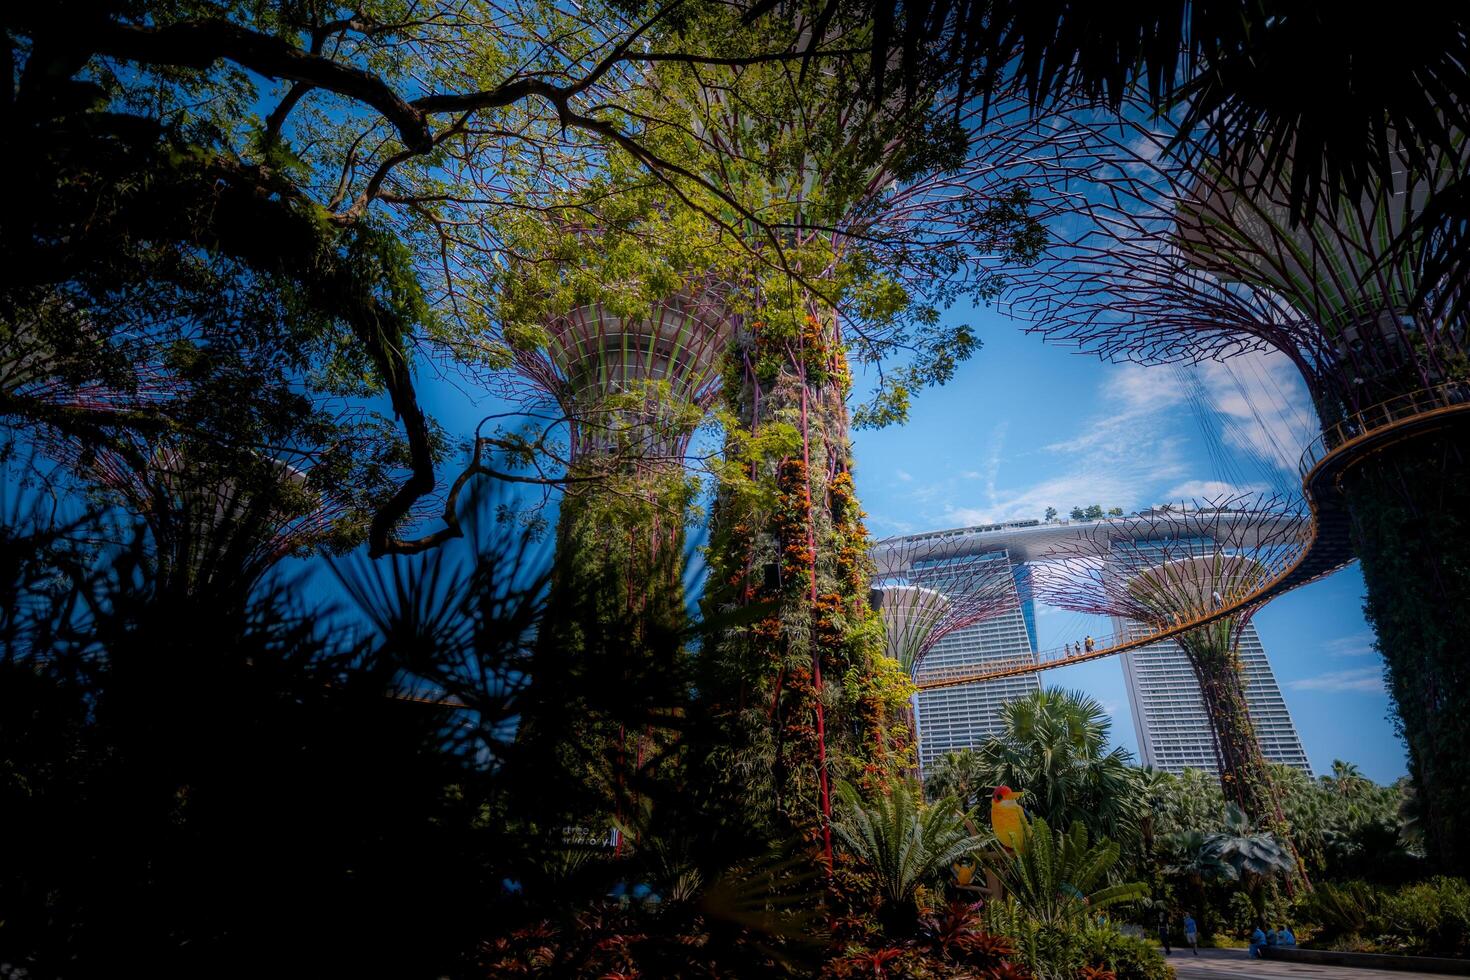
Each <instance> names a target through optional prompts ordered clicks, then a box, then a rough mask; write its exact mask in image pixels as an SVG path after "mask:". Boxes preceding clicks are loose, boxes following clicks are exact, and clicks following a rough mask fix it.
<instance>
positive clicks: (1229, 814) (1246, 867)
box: [1206, 803, 1297, 913]
mask: <svg viewBox="0 0 1470 980" xmlns="http://www.w3.org/2000/svg"><path fill="white" fill-rule="evenodd" d="M1206 840H1207V842H1208V847H1209V849H1210V850H1211V851H1212V852H1213V853H1214V854H1215V856H1217V857H1218V858H1219V860H1221V861H1223V862H1224V863H1226V864H1228V865H1230V867H1232V868H1233V869H1234V870H1235V874H1236V876H1237V877H1238V878H1239V879H1240V880H1241V882H1242V883H1243V884H1244V885H1245V890H1246V894H1247V895H1248V896H1249V897H1250V899H1251V903H1252V904H1253V905H1254V906H1255V908H1256V911H1257V912H1258V913H1259V912H1260V911H1261V910H1262V907H1263V905H1264V895H1263V893H1262V886H1263V885H1264V884H1265V883H1266V882H1267V881H1269V880H1270V879H1272V878H1274V877H1277V876H1278V875H1279V876H1282V877H1286V876H1289V875H1292V874H1294V873H1295V872H1296V870H1297V861H1296V858H1295V857H1294V856H1293V855H1292V853H1291V848H1289V847H1288V846H1287V845H1286V844H1284V843H1282V841H1281V840H1280V839H1279V838H1278V837H1277V836H1276V835H1275V834H1272V833H1264V834H1263V833H1259V832H1257V831H1256V830H1254V829H1253V828H1252V827H1251V825H1250V821H1249V820H1248V819H1247V818H1246V815H1245V813H1243V812H1242V811H1241V809H1240V807H1238V806H1236V805H1235V804H1234V803H1231V804H1229V805H1228V806H1227V807H1226V808H1225V823H1224V829H1223V830H1219V831H1216V832H1215V833H1212V834H1209V835H1207V837H1206Z"/></svg>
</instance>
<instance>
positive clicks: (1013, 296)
mask: <svg viewBox="0 0 1470 980" xmlns="http://www.w3.org/2000/svg"><path fill="white" fill-rule="evenodd" d="M1140 118H1142V116H1141V115H1139V114H1137V113H1134V114H1131V115H1130V116H1129V117H1127V118H1125V119H1123V120H1121V121H1120V120H1117V119H1108V120H1101V121H1099V122H1098V123H1097V124H1096V125H1094V126H1093V127H1092V133H1091V138H1090V139H1089V140H1087V141H1085V143H1078V144H1076V145H1075V147H1074V149H1075V151H1076V153H1077V156H1076V157H1075V158H1074V159H1073V161H1072V166H1071V167H1070V168H1069V169H1070V170H1071V172H1076V171H1077V169H1078V166H1079V165H1085V169H1086V171H1087V174H1088V176H1087V182H1088V183H1087V186H1080V185H1079V186H1074V188H1073V189H1072V193H1071V195H1070V197H1071V202H1072V203H1071V213H1070V214H1069V215H1068V216H1066V217H1065V218H1064V219H1062V220H1060V221H1057V222H1055V223H1054V224H1053V226H1052V229H1051V231H1052V235H1053V239H1054V241H1053V243H1052V244H1051V246H1050V247H1049V248H1048V252H1047V255H1046V256H1045V258H1044V259H1043V261H1042V262H1040V263H1038V264H1037V265H1036V266H1035V267H1033V268H1032V269H1030V270H1027V271H1025V272H1023V273H1021V274H1019V275H1018V276H1016V277H1014V282H1013V285H1012V289H1011V291H1010V294H1009V295H1008V296H1007V298H1006V300H1005V302H1004V307H1005V308H1006V309H1007V311H1008V312H1010V313H1012V314H1014V315H1016V316H1018V317H1021V318H1023V319H1025V320H1027V321H1030V322H1031V324H1032V326H1031V327H1030V329H1031V330H1033V331H1035V332H1039V333H1042V334H1044V335H1046V336H1047V337H1049V338H1051V339H1053V340H1057V341H1060V342H1063V343H1068V344H1073V345H1076V346H1078V347H1081V348H1082V349H1083V350H1087V351H1091V352H1094V353H1097V354H1099V355H1101V356H1103V357H1105V358H1108V359H1112V360H1119V361H1129V362H1134V363H1139V364H1160V363H1170V362H1179V361H1200V360H1206V359H1223V358H1227V357H1230V356H1232V355H1235V354H1239V353H1243V352H1246V351H1250V350H1262V349H1271V350H1276V351H1280V352H1282V353H1284V354H1285V355H1286V356H1287V357H1289V358H1290V359H1291V360H1292V361H1293V362H1294V363H1295V364H1296V366H1297V367H1298V369H1299V370H1300V371H1301V373H1302V376H1303V378H1304V380H1305V381H1306V382H1307V385H1308V388H1309V389H1310V391H1311V393H1312V396H1313V399H1314V401H1315V402H1316V404H1317V409H1318V412H1319V413H1320V414H1321V415H1322V418H1323V420H1324V422H1326V423H1329V424H1330V423H1332V422H1335V421H1337V419H1338V418H1340V417H1342V416H1344V415H1350V414H1352V413H1354V412H1358V411H1360V410H1362V409H1364V408H1367V407H1369V406H1371V405H1375V404H1377V403H1379V402H1382V401H1384V400H1385V399H1386V398H1390V397H1393V396H1396V395H1401V394H1404V393H1405V392H1408V391H1413V390H1416V389H1423V388H1432V387H1434V386H1436V385H1439V384H1441V383H1443V382H1444V381H1445V380H1447V379H1448V378H1450V377H1452V376H1453V370H1454V365H1455V363H1456V362H1458V361H1461V360H1463V358H1464V357H1465V355H1466V353H1467V351H1470V336H1467V325H1466V324H1465V323H1464V322H1461V321H1456V320H1444V319H1440V318H1437V317H1435V316H1433V315H1431V314H1429V313H1426V312H1425V311H1424V310H1423V309H1422V308H1419V307H1415V306H1414V305H1413V303H1412V302H1411V301H1412V299H1413V297H1415V296H1416V295H1417V294H1418V292H1419V287H1420V285H1421V284H1420V282H1419V278H1418V269H1419V267H1420V265H1419V263H1417V262H1415V261H1414V259H1413V257H1412V256H1411V255H1407V254H1406V253H1405V251H1404V250H1403V249H1396V248H1394V247H1392V246H1393V243H1394V242H1395V240H1396V239H1397V238H1398V237H1399V235H1400V233H1401V232H1402V231H1403V229H1404V228H1405V227H1407V226H1408V225H1409V223H1410V222H1411V221H1412V219H1413V217H1414V216H1415V215H1416V214H1417V213H1419V212H1420V211H1422V209H1423V207H1424V204H1425V202H1426V200H1428V199H1429V197H1430V195H1431V194H1433V193H1434V192H1435V191H1436V190H1437V189H1438V187H1439V185H1440V184H1441V183H1443V180H1444V179H1448V178H1449V175H1450V174H1451V171H1452V170H1453V168H1452V167H1449V166H1446V167H1444V168H1443V171H1442V174H1443V179H1441V173H1434V174H1422V173H1421V174H1417V175H1416V176H1415V177H1414V178H1413V179H1412V181H1411V178H1410V177H1409V176H1408V174H1409V173H1410V169H1409V167H1408V165H1407V164H1404V165H1403V166H1402V167H1401V168H1400V170H1399V174H1400V177H1399V179H1398V180H1397V181H1396V182H1395V184H1394V185H1393V186H1383V185H1380V186H1377V187H1372V188H1369V189H1368V190H1366V191H1365V192H1364V193H1363V195H1362V196H1361V197H1360V198H1359V199H1358V200H1353V201H1339V202H1336V206H1335V207H1333V208H1324V209H1323V210H1321V211H1319V213H1318V214H1317V215H1316V216H1315V217H1314V218H1313V219H1311V220H1310V221H1306V222H1302V223H1300V224H1297V225H1292V223H1291V221H1290V220H1289V209H1288V206H1287V204H1286V201H1287V196H1288V190H1289V187H1290V184H1291V173H1290V170H1289V169H1287V170H1285V171H1284V172H1276V173H1268V172H1266V171H1265V170H1264V168H1263V164H1262V159H1263V156H1262V155H1257V156H1255V157H1249V156H1247V157H1245V158H1244V159H1243V160H1235V161H1229V162H1228V163H1221V162H1219V161H1216V160H1212V159H1211V158H1209V157H1208V156H1206V155H1205V154H1203V153H1202V152H1200V151H1199V150H1198V148H1196V147H1192V146H1191V145H1190V144H1189V143H1188V141H1187V140H1183V141H1182V145H1181V142H1176V134H1173V133H1169V132H1161V131H1158V130H1155V129H1152V128H1150V127H1149V126H1147V125H1146V124H1144V123H1141V122H1138V121H1136V120H1137V119H1140ZM1432 244H1433V243H1432V242H1431V243H1429V244H1428V245H1427V246H1426V247H1432ZM1432 305H1436V306H1438V305H1442V304H1432Z"/></svg>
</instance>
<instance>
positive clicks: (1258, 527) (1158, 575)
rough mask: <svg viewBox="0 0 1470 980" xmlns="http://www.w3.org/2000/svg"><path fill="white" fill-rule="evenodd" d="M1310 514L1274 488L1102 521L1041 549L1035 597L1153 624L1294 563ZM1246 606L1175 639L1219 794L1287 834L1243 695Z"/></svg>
mask: <svg viewBox="0 0 1470 980" xmlns="http://www.w3.org/2000/svg"><path fill="white" fill-rule="evenodd" d="M1308 534H1310V522H1309V521H1308V520H1307V519H1306V518H1305V517H1303V516H1302V515H1301V514H1299V513H1295V512H1294V511H1292V510H1291V509H1289V507H1288V506H1286V504H1285V502H1284V501H1283V500H1282V499H1281V498H1279V497H1260V498H1253V497H1249V496H1234V497H1226V498H1221V499H1217V500H1211V501H1204V502H1199V503H1193V504H1189V505H1185V506H1181V507H1177V508H1176V507H1170V508H1168V509H1167V510H1164V509H1155V510H1154V511H1151V512H1145V513H1142V514H1139V515H1136V516H1135V517H1134V518H1131V519H1128V520H1126V521H1121V522H1120V521H1102V522H1099V523H1098V524H1097V525H1095V526H1094V527H1092V528H1089V529H1088V531H1087V532H1086V533H1085V535H1084V536H1082V537H1081V538H1079V539H1078V540H1077V541H1074V542H1070V543H1068V544H1066V545H1063V546H1059V547H1057V548H1056V549H1054V550H1052V551H1051V552H1049V553H1048V554H1046V555H1044V556H1043V558H1042V565H1041V567H1042V568H1043V569H1044V571H1043V572H1042V573H1041V574H1039V575H1038V582H1037V585H1036V592H1037V595H1038V596H1039V597H1040V598H1041V599H1042V601H1044V602H1046V603H1047V604H1048V605H1053V606H1057V607H1060V608H1062V609H1067V610H1070V611H1072V612H1079V613H1085V614H1088V615H1094V616H1108V617H1111V618H1113V619H1114V620H1115V621H1117V620H1125V621H1129V622H1131V623H1135V624H1139V625H1140V626H1141V627H1142V628H1143V629H1144V630H1146V631H1149V632H1153V631H1157V630H1159V629H1162V628H1167V627H1170V626H1176V625H1179V624H1181V623H1187V622H1191V621H1193V620H1196V619H1199V618H1201V617H1202V616H1204V615H1206V614H1208V613H1209V612H1210V611H1211V610H1215V609H1222V608H1226V607H1228V606H1233V605H1235V604H1237V603H1239V602H1240V600H1242V599H1244V598H1248V597H1250V596H1252V595H1255V594H1256V593H1258V592H1259V591H1260V589H1261V587H1262V586H1263V585H1264V584H1265V583H1266V582H1267V581H1269V580H1270V579H1271V578H1272V577H1273V576H1274V575H1275V574H1276V573H1277V570H1278V569H1279V568H1281V567H1283V566H1284V565H1286V564H1289V563H1290V562H1292V561H1294V560H1295V558H1296V557H1297V556H1298V555H1299V554H1300V553H1301V551H1302V548H1303V547H1304V540H1303V539H1304V536H1306V535H1308ZM1257 609H1258V606H1256V605H1245V606H1241V607H1240V608H1238V609H1236V610H1235V611H1234V612H1231V613H1230V614H1228V615H1224V616H1221V617H1219V618H1216V619H1215V620H1213V621H1212V622H1210V623H1208V624H1207V625H1204V626H1200V627H1198V628H1195V629H1192V630H1189V631H1187V632H1184V633H1181V634H1179V635H1178V636H1177V637H1175V642H1177V643H1178V644H1179V646H1180V648H1181V649H1182V650H1183V651H1184V653H1185V655H1186V657H1187V658H1188V659H1189V663H1190V666H1191V667H1192V668H1193V670H1194V674H1195V678H1196V679H1197V680H1198V682H1199V690H1200V697H1201V700H1202V702H1203V706H1204V709H1205V714H1206V717H1207V718H1208V719H1209V723H1210V730H1211V735H1212V737H1213V741H1214V746H1215V753H1216V759H1217V762H1218V764H1219V769H1220V777H1221V785H1222V786H1223V787H1224V789H1225V794H1226V798H1227V799H1229V800H1231V801H1233V802H1235V803H1236V804H1237V805H1239V806H1240V808H1241V810H1242V811H1243V812H1244V813H1245V814H1246V815H1247V816H1249V817H1250V819H1251V820H1252V821H1253V822H1261V821H1264V822H1266V823H1268V824H1270V825H1271V826H1272V827H1273V829H1275V830H1277V831H1278V832H1279V833H1281V834H1283V836H1284V835H1285V834H1286V833H1287V830H1288V828H1287V826H1286V822H1285V818H1284V816H1283V815H1282V813H1281V808H1280V805H1279V803H1278V801H1277V799H1276V796H1275V793H1274V791H1273V789H1272V785H1271V776H1270V770H1269V769H1268V768H1267V766H1266V760H1265V757H1264V755H1262V753H1261V748H1260V744H1259V742H1258V741H1257V739H1256V735H1255V727H1254V725H1253V723H1252V721H1251V717H1250V712H1249V709H1248V707H1247V704H1246V700H1245V678H1244V676H1243V674H1242V670H1241V662H1240V653H1239V646H1240V639H1241V635H1242V633H1243V632H1244V630H1245V627H1246V625H1247V624H1248V623H1249V622H1250V620H1251V617H1252V616H1253V615H1254V613H1255V612H1256V611H1257Z"/></svg>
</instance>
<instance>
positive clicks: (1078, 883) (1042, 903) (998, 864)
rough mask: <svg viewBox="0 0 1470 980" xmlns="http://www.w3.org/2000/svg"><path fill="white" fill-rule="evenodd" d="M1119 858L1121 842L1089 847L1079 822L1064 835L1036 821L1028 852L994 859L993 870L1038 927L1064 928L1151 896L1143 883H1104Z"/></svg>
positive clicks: (1037, 819)
mask: <svg viewBox="0 0 1470 980" xmlns="http://www.w3.org/2000/svg"><path fill="white" fill-rule="evenodd" d="M1118 854H1119V847H1118V845H1117V843H1116V842H1114V841H1111V840H1108V839H1107V838H1103V839H1101V840H1099V841H1097V842H1096V843H1091V842H1090V841H1089V839H1088V833H1087V828H1085V827H1084V826H1082V824H1081V823H1080V822H1074V823H1073V824H1072V829H1071V831H1069V832H1064V831H1062V830H1061V829H1060V828H1059V829H1057V830H1052V828H1051V827H1049V826H1047V823H1046V821H1045V820H1044V819H1042V818H1041V817H1037V818H1035V819H1033V820H1032V821H1031V832H1030V834H1029V835H1028V836H1027V843H1026V850H1025V852H1024V853H1022V854H1018V855H1005V856H999V857H993V858H992V865H993V866H994V867H995V870H996V874H997V875H998V876H999V877H1000V879H1001V882H1002V883H1003V884H1004V885H1005V889H1006V892H1007V894H1008V895H1010V896H1011V898H1013V899H1014V900H1015V901H1016V903H1017V904H1018V905H1019V906H1020V907H1021V908H1022V909H1023V910H1024V911H1025V912H1026V914H1027V915H1028V916H1030V917H1031V918H1032V919H1034V920H1035V921H1037V922H1039V923H1043V924H1047V925H1062V924H1066V923H1071V922H1075V921H1077V920H1078V919H1080V918H1082V917H1083V916H1084V915H1085V914H1086V913H1087V912H1094V911H1097V910H1098V909H1101V908H1105V907H1107V906H1109V905H1115V904H1117V903H1119V902H1130V901H1133V900H1135V899H1139V898H1143V897H1144V896H1145V895H1146V894H1148V889H1147V887H1146V886H1145V885H1144V884H1143V883H1142V882H1131V883H1127V884H1112V885H1109V884H1106V881H1107V876H1108V872H1110V871H1111V870H1112V869H1113V867H1114V865H1116V864H1117V863H1118Z"/></svg>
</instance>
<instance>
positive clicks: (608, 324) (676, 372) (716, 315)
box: [513, 288, 733, 465]
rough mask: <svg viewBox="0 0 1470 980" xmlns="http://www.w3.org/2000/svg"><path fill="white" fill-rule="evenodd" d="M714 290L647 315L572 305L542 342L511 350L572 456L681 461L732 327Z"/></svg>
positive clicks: (680, 297)
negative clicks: (566, 432) (566, 434)
mask: <svg viewBox="0 0 1470 980" xmlns="http://www.w3.org/2000/svg"><path fill="white" fill-rule="evenodd" d="M720 293H721V291H720V290H718V289H714V288H699V289H693V288H691V289H689V290H686V291H684V292H682V293H679V294H677V295H674V296H671V297H668V298H667V299H665V300H663V301H661V302H658V303H655V304H653V306H652V308H651V310H650V311H649V312H648V315H646V316H620V315H618V314H616V313H614V312H612V311H611V310H609V309H608V308H607V307H606V306H604V305H602V304H600V303H599V304H594V305H591V306H584V307H580V308H577V309H574V310H570V311H568V312H566V313H564V314H562V315H559V316H556V317H553V318H552V319H551V320H550V322H548V323H546V324H545V331H546V333H545V336H546V342H545V345H544V346H542V347H538V348H535V349H529V350H525V349H517V350H516V351H515V354H514V358H515V371H516V374H517V375H518V376H519V377H520V378H521V379H522V380H523V382H524V383H523V384H522V385H520V386H519V387H520V390H521V391H522V392H523V393H525V394H528V395H530V396H531V398H532V399H538V398H539V399H542V400H550V401H551V402H552V403H554V404H555V405H556V406H557V407H558V408H559V409H560V410H561V411H562V412H563V413H564V415H565V417H566V419H567V420H568V424H569V427H570V430H571V431H570V439H569V441H570V461H571V462H572V463H573V464H576V463H580V462H585V461H589V460H590V459H592V458H593V457H596V456H599V455H607V454H615V455H617V456H618V457H620V458H622V459H625V460H627V461H628V462H629V463H631V464H632V465H647V464H652V463H655V462H658V461H664V462H666V463H673V464H675V465H677V464H678V463H680V462H681V461H682V460H683V458H684V455H685V453H686V451H687V449H688V446H689V440H690V438H691V436H692V435H693V433H694V430H695V429H696V428H697V427H698V424H699V422H700V421H701V419H702V418H703V416H704V414H705V412H706V411H707V410H708V409H709V407H710V405H711V404H712V403H713V401H714V399H715V398H716V396H717V395H718V393H719V381H720V358H721V356H722V355H723V354H724V351H725V347H726V345H727V344H728V343H729V341H730V337H731V334H732V331H733V326H732V323H731V318H730V315H729V313H728V312H727V310H726V308H725V305H724V303H723V301H722V300H721V298H720ZM513 387H514V386H513Z"/></svg>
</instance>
